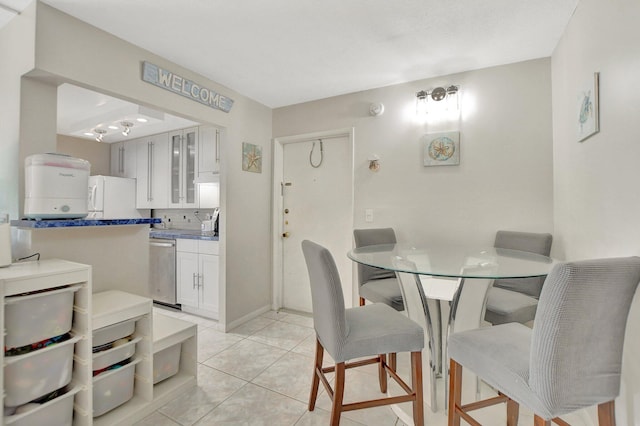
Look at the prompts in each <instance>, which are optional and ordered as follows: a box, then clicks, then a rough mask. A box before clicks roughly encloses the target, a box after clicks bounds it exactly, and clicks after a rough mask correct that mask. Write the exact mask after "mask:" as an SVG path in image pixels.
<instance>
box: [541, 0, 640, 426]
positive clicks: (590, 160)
mask: <svg viewBox="0 0 640 426" xmlns="http://www.w3.org/2000/svg"><path fill="white" fill-rule="evenodd" d="M638 22H640V3H639V2H638V1H637V0H619V1H615V2H603V1H598V0H581V1H580V3H579V4H578V7H577V9H576V11H575V13H574V16H573V17H572V18H571V21H570V22H569V24H568V26H567V28H566V30H565V33H564V35H563V37H562V39H561V40H560V42H559V44H558V46H557V48H556V50H555V52H554V53H553V56H552V87H553V138H554V145H553V156H554V176H555V177H554V194H555V197H554V222H555V231H554V246H555V247H554V250H557V251H558V254H559V255H561V256H563V257H565V258H566V259H571V260H575V259H584V258H600V257H616V256H638V255H640V191H638V182H640V167H638V159H639V158H640V143H639V142H640V141H639V138H638V129H637V127H638V126H637V122H636V120H637V119H638V117H639V116H640V79H639V78H638V70H639V69H640V48H639V47H638V41H637V40H638V39H640V27H638ZM596 71H598V72H600V132H599V133H597V134H595V135H594V136H592V137H590V138H589V139H587V140H585V141H584V142H577V140H576V136H575V134H576V127H577V102H578V94H579V91H580V85H579V83H580V82H581V81H583V80H584V79H585V78H587V79H589V78H590V76H591V75H592V74H593V73H594V72H596ZM639 299H640V296H638V293H636V296H635V299H634V301H633V304H632V306H631V312H630V314H629V318H628V322H627V330H626V337H625V349H624V355H623V362H622V388H621V395H620V397H619V398H618V399H617V400H616V417H617V422H618V424H621V425H638V424H640V363H638V359H640V300H639ZM588 415H589V416H590V417H591V420H592V423H593V424H597V421H596V414H595V410H588Z"/></svg>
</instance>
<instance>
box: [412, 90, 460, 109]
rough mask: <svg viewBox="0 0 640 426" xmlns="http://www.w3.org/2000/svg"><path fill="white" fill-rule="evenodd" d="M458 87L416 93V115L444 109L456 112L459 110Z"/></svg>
mask: <svg viewBox="0 0 640 426" xmlns="http://www.w3.org/2000/svg"><path fill="white" fill-rule="evenodd" d="M459 95H460V86H455V85H451V86H447V87H436V88H435V89H433V90H431V91H426V90H420V91H419V92H416V114H418V115H424V114H428V113H429V112H432V111H435V110H436V108H437V109H438V110H441V109H444V110H446V111H452V112H456V111H458V110H459V108H460V106H459V102H458V98H459Z"/></svg>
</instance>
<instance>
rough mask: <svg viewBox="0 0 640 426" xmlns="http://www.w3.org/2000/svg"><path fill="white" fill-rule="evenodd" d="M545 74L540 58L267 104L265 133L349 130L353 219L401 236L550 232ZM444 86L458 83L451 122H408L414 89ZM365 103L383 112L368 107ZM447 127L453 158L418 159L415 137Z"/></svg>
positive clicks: (483, 240) (444, 238) (477, 240)
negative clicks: (455, 146) (437, 162)
mask: <svg viewBox="0 0 640 426" xmlns="http://www.w3.org/2000/svg"><path fill="white" fill-rule="evenodd" d="M550 79H551V74H550V60H549V59H548V58H546V59H539V60H534V61H527V62H522V63H517V64H512V65H505V66H499V67H493V68H487V69H482V70H477V71H470V72H465V73H461V74H455V75H450V76H443V77H439V78H434V79H429V80H421V81H415V82H411V83H406V84H400V85H395V86H389V87H383V88H379V89H374V90H367V91H364V92H359V93H352V94H348V95H344V96H337V97H333V98H328V99H324V100H319V101H315V102H308V103H304V104H299V105H293V106H289V107H284V108H278V109H275V110H274V114H273V134H274V137H283V136H290V135H296V134H303V133H312V132H319V131H324V130H331V129H339V128H350V127H354V128H355V132H354V134H355V152H354V164H355V177H354V178H355V187H354V196H355V205H354V211H355V218H354V227H356V228H371V227H386V226H391V227H393V228H395V230H396V233H397V235H398V240H400V241H402V240H404V241H409V240H417V241H433V242H436V243H437V242H450V243H464V244H477V245H492V244H493V239H494V238H495V233H496V231H497V230H499V229H512V230H522V231H532V232H551V231H552V230H553V222H552V200H553V182H552V180H553V175H552V138H551V103H550V97H551V82H550ZM450 84H459V85H460V87H461V90H462V118H461V119H460V122H459V124H458V123H457V122H451V121H439V122H434V121H428V122H427V123H426V124H424V123H419V122H416V118H415V93H416V92H417V91H419V90H422V89H424V90H427V89H432V88H434V87H437V86H442V85H450ZM373 102H382V103H383V104H384V107H385V111H384V114H383V115H381V116H378V117H373V116H371V115H370V114H369V105H370V104H371V103H373ZM456 129H459V130H460V140H461V142H460V143H461V146H460V150H461V159H460V165H459V166H439V167H424V166H423V149H424V142H422V141H421V138H422V137H423V135H424V134H426V133H433V132H439V131H447V130H456ZM372 154H377V155H378V156H379V157H380V165H381V167H380V170H379V171H378V172H377V173H373V172H371V171H370V170H369V169H368V165H369V162H368V160H367V159H368V158H369V157H370V156H371V155H372ZM365 209H373V213H374V221H373V222H372V223H367V222H365Z"/></svg>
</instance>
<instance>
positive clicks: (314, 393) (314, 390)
mask: <svg viewBox="0 0 640 426" xmlns="http://www.w3.org/2000/svg"><path fill="white" fill-rule="evenodd" d="M323 357H324V348H323V347H322V344H320V341H319V340H318V339H317V338H316V356H315V361H314V363H313V381H312V382H311V394H310V395H309V411H313V410H314V408H316V399H317V398H318V387H319V386H320V376H319V375H318V374H319V373H318V370H321V369H322V358H323Z"/></svg>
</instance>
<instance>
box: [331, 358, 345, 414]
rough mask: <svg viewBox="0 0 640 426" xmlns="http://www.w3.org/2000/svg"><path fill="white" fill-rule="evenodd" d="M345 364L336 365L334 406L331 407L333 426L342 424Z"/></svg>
mask: <svg viewBox="0 0 640 426" xmlns="http://www.w3.org/2000/svg"><path fill="white" fill-rule="evenodd" d="M344 370H345V366H344V362H340V363H338V364H336V371H335V373H336V374H335V382H334V384H335V386H334V389H333V404H332V406H331V426H338V425H339V424H340V414H341V413H342V398H343V397H344V373H345V371H344Z"/></svg>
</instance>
